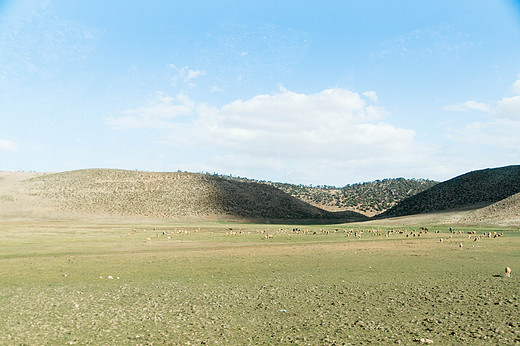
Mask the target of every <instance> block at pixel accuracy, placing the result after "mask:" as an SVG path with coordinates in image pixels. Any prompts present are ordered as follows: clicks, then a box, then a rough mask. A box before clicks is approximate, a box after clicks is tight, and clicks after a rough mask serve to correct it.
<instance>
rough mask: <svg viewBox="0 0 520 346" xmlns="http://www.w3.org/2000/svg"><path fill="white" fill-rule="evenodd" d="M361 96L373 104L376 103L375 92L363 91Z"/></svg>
mask: <svg viewBox="0 0 520 346" xmlns="http://www.w3.org/2000/svg"><path fill="white" fill-rule="evenodd" d="M363 95H365V96H366V97H368V99H369V100H370V101H372V102H374V103H377V94H376V92H375V91H365V92H364V93H363Z"/></svg>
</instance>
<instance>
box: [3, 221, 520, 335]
mask: <svg viewBox="0 0 520 346" xmlns="http://www.w3.org/2000/svg"><path fill="white" fill-rule="evenodd" d="M426 226H427V225H426ZM393 227H394V232H393V234H390V235H389V236H388V237H386V235H387V234H388V230H390V229H391V228H389V227H384V226H377V225H374V224H370V225H367V224H357V225H350V224H349V225H327V226H316V225H313V226H301V225H300V226H290V225H252V224H224V223H201V224H193V223H192V224H181V223H177V224H176V223H166V222H164V221H162V222H157V223H151V222H130V221H128V222H115V221H106V222H101V221H99V220H98V221H95V222H94V221H93V222H88V221H73V220H70V221H64V220H56V221H49V220H40V221H38V220H31V221H27V220H15V219H13V220H2V221H0V316H1V319H0V344H69V343H70V344H75V343H78V344H159V343H167V344H278V343H281V344H285V343H300V344H333V343H334V344H360V343H405V344H410V343H414V342H417V343H421V342H429V341H430V340H431V341H433V342H434V343H436V344H458V343H469V344H482V343H489V344H496V343H505V344H515V343H520V280H519V279H518V278H519V275H520V251H519V250H520V231H518V230H517V229H513V230H511V229H484V228H480V229H467V228H466V229H464V228H460V229H459V228H457V229H456V231H463V232H464V234H460V233H458V232H457V233H456V234H452V233H450V232H449V231H448V227H440V226H436V227H428V228H429V231H428V232H427V233H426V232H423V233H422V234H420V233H419V228H418V227H417V226H413V228H415V229H416V232H413V228H412V227H408V228H407V227H405V226H401V227H399V228H398V227H396V226H393ZM154 228H155V230H154ZM230 228H231V229H232V230H230ZM296 228H297V229H299V231H293V229H296ZM336 229H337V231H335V230H336ZM361 230H362V233H361ZM437 230H439V231H441V233H435V231H437ZM473 230H474V231H476V233H477V234H476V235H471V239H468V234H467V233H466V232H467V231H473ZM399 231H400V232H399ZM484 232H486V233H487V232H497V233H503V236H501V237H496V238H493V237H492V238H488V237H482V238H481V239H480V240H479V241H474V239H475V237H476V236H477V235H481V234H483V233H484ZM163 233H164V234H163ZM267 234H270V235H272V238H271V237H269V236H268V237H267V238H268V239H265V238H266V235H267ZM378 234H381V235H378ZM413 234H415V236H414V235H413ZM419 234H420V236H419ZM492 234H493V233H492ZM450 236H451V238H450ZM441 238H443V241H442V242H441V241H440V239H441ZM461 243H462V248H461V247H460V244H461ZM506 266H509V267H511V268H512V277H511V278H508V277H505V274H504V268H505V267H506ZM421 339H422V341H421Z"/></svg>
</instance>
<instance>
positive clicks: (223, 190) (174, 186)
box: [26, 169, 362, 219]
mask: <svg viewBox="0 0 520 346" xmlns="http://www.w3.org/2000/svg"><path fill="white" fill-rule="evenodd" d="M26 185H27V188H28V189H29V191H30V194H31V195H37V196H40V197H42V198H44V199H46V200H48V201H51V202H52V204H54V205H56V206H57V207H58V208H59V209H60V210H61V211H64V212H66V211H74V212H78V213H85V214H96V215H121V216H149V217H158V218H178V217H186V218H202V217H204V218H207V217H215V218H226V217H229V218H243V219H334V218H339V217H340V218H342V219H349V218H350V219H360V218H361V219H362V216H361V215H358V214H356V213H349V214H345V213H341V214H334V213H330V212H327V211H324V210H321V209H319V208H316V207H314V206H311V205H309V204H307V203H304V202H302V201H300V200H298V199H296V198H294V197H291V196H289V195H287V194H286V193H284V192H282V191H281V190H279V189H277V188H274V187H272V186H269V185H265V184H260V183H255V182H241V181H234V180H230V179H226V178H223V177H218V176H211V175H206V174H196V173H184V172H175V173H153V172H138V171H126V170H108V169H88V170H78V171H71V172H62V173H55V174H47V175H43V176H39V177H36V178H33V179H30V180H29V181H27V182H26Z"/></svg>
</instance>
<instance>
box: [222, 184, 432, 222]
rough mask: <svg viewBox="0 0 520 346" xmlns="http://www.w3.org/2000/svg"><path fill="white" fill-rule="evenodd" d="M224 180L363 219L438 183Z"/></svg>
mask: <svg viewBox="0 0 520 346" xmlns="http://www.w3.org/2000/svg"><path fill="white" fill-rule="evenodd" d="M227 178H228V179H232V180H237V181H245V182H250V181H255V182H261V183H265V184H268V185H272V186H275V187H277V188H279V189H280V190H282V191H283V192H285V193H287V194H289V195H291V196H293V197H296V198H298V199H300V200H302V201H304V202H306V203H309V204H311V205H313V206H315V207H318V208H321V209H324V210H328V211H332V212H338V211H355V212H358V213H362V214H364V215H367V216H373V215H376V214H378V213H381V212H383V211H385V210H387V209H389V208H391V207H393V206H394V205H396V204H397V203H398V202H399V201H401V200H403V199H405V198H406V197H410V196H413V195H415V194H417V193H419V192H422V191H424V190H426V189H428V188H430V187H432V186H434V185H436V184H438V182H436V181H433V180H425V179H405V178H392V179H383V180H375V181H371V182H363V183H357V184H349V185H346V186H344V187H336V186H326V185H324V186H308V185H301V184H300V185H297V184H289V183H277V182H270V181H268V182H265V181H258V180H251V179H246V178H239V177H227Z"/></svg>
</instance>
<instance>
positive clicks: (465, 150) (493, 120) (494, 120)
mask: <svg viewBox="0 0 520 346" xmlns="http://www.w3.org/2000/svg"><path fill="white" fill-rule="evenodd" d="M519 85H520V83H519V81H518V80H517V81H516V82H514V83H513V85H512V87H511V89H512V90H516V88H517V87H518V86H519ZM519 133H520V95H517V96H512V97H503V98H502V99H501V100H499V101H497V102H496V106H495V107H488V108H487V118H485V119H483V120H480V121H474V122H472V123H469V124H466V125H464V126H462V127H458V128H452V129H450V130H448V131H447V133H446V138H447V139H448V140H449V141H451V142H453V143H455V145H456V146H457V147H458V148H459V151H460V153H459V154H458V155H459V156H460V157H461V158H464V159H469V158H472V159H473V160H474V162H475V163H477V162H478V165H477V167H478V166H482V165H486V166H490V167H491V166H500V165H507V164H512V163H518V158H519V157H520V136H518V134H519Z"/></svg>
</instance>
